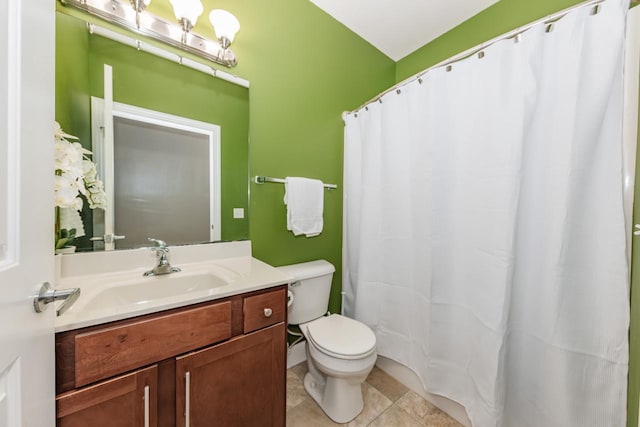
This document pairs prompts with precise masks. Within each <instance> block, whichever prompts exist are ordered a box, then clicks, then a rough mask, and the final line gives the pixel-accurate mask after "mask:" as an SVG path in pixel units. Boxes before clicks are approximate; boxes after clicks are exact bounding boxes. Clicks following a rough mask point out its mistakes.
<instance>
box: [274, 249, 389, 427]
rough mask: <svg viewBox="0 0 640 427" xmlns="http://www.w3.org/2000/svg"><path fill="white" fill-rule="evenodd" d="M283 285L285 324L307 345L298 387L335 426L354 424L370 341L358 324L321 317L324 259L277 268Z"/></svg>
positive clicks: (327, 284)
mask: <svg viewBox="0 0 640 427" xmlns="http://www.w3.org/2000/svg"><path fill="white" fill-rule="evenodd" d="M278 268H279V269H281V270H282V271H284V272H285V273H286V274H288V275H289V276H291V277H293V278H294V279H295V282H294V283H292V284H290V285H289V291H290V292H289V300H290V301H289V315H288V323H289V324H290V325H298V326H299V327H300V330H301V332H302V334H303V335H304V337H305V338H306V341H307V346H306V351H307V365H308V368H309V372H308V373H307V375H306V376H305V377H304V388H305V390H307V392H308V393H309V395H311V397H312V398H313V399H314V400H315V401H316V402H317V403H318V405H320V407H321V408H322V410H323V411H324V412H325V413H326V414H327V415H328V416H329V418H331V419H332V420H333V421H335V422H337V423H346V422H349V421H351V420H352V419H354V418H355V417H356V416H357V415H358V414H359V413H360V412H361V411H362V408H363V407H364V402H363V399H362V389H361V385H362V383H363V382H364V380H365V379H366V378H367V375H369V372H371V369H373V365H374V364H375V362H376V357H377V353H376V337H375V335H374V334H373V331H371V329H369V327H368V326H366V325H365V324H364V323H361V322H358V321H357V320H354V319H350V318H348V317H345V316H342V315H339V314H330V315H327V309H328V307H329V293H330V291H331V279H332V277H333V273H334V272H335V268H334V266H333V265H332V264H331V263H329V262H327V261H324V260H318V261H311V262H305V263H302V264H294V265H287V266H284V267H278Z"/></svg>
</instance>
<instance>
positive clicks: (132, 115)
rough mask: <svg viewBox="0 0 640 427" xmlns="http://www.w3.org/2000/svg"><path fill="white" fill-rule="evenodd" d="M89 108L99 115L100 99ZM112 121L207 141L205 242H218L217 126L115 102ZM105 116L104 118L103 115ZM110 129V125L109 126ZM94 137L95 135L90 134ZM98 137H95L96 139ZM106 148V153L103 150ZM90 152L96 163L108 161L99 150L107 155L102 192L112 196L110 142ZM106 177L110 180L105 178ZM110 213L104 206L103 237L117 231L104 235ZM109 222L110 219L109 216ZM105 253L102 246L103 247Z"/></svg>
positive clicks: (108, 208) (105, 142)
mask: <svg viewBox="0 0 640 427" xmlns="http://www.w3.org/2000/svg"><path fill="white" fill-rule="evenodd" d="M91 105H92V107H93V106H96V107H97V109H96V111H98V112H99V111H100V108H101V107H102V105H103V101H102V100H101V99H100V98H95V97H92V99H91ZM111 114H112V117H120V118H124V119H129V120H135V121H138V122H143V123H149V124H152V125H157V126H163V127H168V128H172V129H178V130H182V131H185V132H190V133H195V134H199V135H204V136H206V137H207V138H208V140H209V153H210V157H209V172H210V175H209V180H210V181H209V184H210V185H209V200H210V206H209V223H210V230H209V238H210V240H211V241H218V240H220V239H221V238H222V218H221V213H222V200H221V199H222V197H221V193H222V188H221V175H222V168H221V151H220V141H221V130H220V126H218V125H214V124H211V123H207V122H202V121H199V120H193V119H188V118H186V117H181V116H176V115H173V114H167V113H161V112H159V111H154V110H149V109H146V108H141V107H136V106H133V105H128V104H122V103H119V102H114V103H113V109H112V111H111ZM105 116H106V114H105ZM95 117H97V116H96V115H94V114H93V112H92V122H93V123H94V125H93V127H94V128H99V126H98V125H97V124H96V123H95V121H94V119H95ZM111 127H112V128H113V124H112V125H111ZM93 134H94V136H95V135H96V132H95V131H94V132H93ZM98 136H99V135H98ZM98 141H100V138H98V139H97V140H96V142H98ZM109 144H110V147H111V148H110V149H109V148H107V147H108V146H109ZM93 149H94V151H95V153H94V155H96V156H97V158H96V159H104V160H106V161H108V160H109V157H107V156H104V154H100V152H99V150H102V151H103V153H105V152H109V151H110V152H111V153H112V155H111V157H110V158H111V175H109V174H105V175H104V181H105V182H104V184H105V188H106V189H107V191H109V190H108V188H111V191H112V192H113V188H114V177H113V138H111V141H109V140H107V139H106V138H105V140H104V145H101V144H100V143H98V144H96V143H94V145H93ZM109 177H110V178H109ZM109 211H110V212H111V215H113V203H108V204H107V209H106V210H105V234H109V233H114V232H115V231H117V230H113V222H112V223H111V231H110V232H109V231H107V228H108V227H106V224H108V223H106V218H107V213H108V212H109ZM111 217H112V218H113V216H111ZM105 249H106V245H105ZM107 250H108V249H107Z"/></svg>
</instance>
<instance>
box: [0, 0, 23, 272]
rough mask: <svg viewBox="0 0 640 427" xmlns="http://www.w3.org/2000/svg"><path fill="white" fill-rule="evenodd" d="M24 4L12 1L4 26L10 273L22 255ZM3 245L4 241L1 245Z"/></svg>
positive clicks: (0, 261)
mask: <svg viewBox="0 0 640 427" xmlns="http://www.w3.org/2000/svg"><path fill="white" fill-rule="evenodd" d="M20 17H21V3H20V1H18V0H12V1H9V2H8V5H7V13H6V18H5V19H6V20H5V21H4V24H5V25H4V27H5V28H6V30H5V31H6V34H8V37H7V38H6V47H7V56H6V59H5V60H6V63H5V64H4V65H3V66H6V73H7V79H6V81H4V82H2V84H3V85H6V86H5V88H6V93H7V99H6V101H5V104H4V106H3V107H4V108H6V109H7V111H6V117H7V124H6V130H5V133H4V135H5V138H6V141H3V142H4V144H3V145H5V150H6V152H5V153H6V164H5V165H2V166H3V167H4V168H5V173H6V180H4V182H2V181H0V185H3V186H4V188H5V191H6V194H5V197H6V199H5V200H4V202H5V203H6V206H0V209H5V212H6V217H5V221H6V222H5V223H4V224H2V225H0V232H3V233H4V240H5V242H4V245H5V249H4V251H3V252H4V254H3V253H2V252H0V256H1V258H0V271H2V270H7V269H10V268H12V267H14V266H15V265H16V264H18V262H19V260H18V258H19V254H20V239H19V230H20V194H21V192H20V179H19V178H20V173H21V170H20V144H19V142H20V138H21V132H20V123H21V114H20V113H21V102H20V87H21V78H20V76H21V75H22V73H21V63H22V61H21V57H20V52H21V49H22V37H21V35H22V30H21V22H22V20H21V19H20ZM0 244H2V242H0Z"/></svg>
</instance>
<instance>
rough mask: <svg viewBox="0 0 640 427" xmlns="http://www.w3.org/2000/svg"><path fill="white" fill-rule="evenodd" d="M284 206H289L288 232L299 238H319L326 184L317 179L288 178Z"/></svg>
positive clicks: (285, 185)
mask: <svg viewBox="0 0 640 427" xmlns="http://www.w3.org/2000/svg"><path fill="white" fill-rule="evenodd" d="M284 188H285V194H284V204H285V205H287V230H290V231H292V232H293V234H294V235H296V236H299V235H300V234H304V235H306V236H307V237H313V236H317V235H318V234H320V233H321V232H322V226H323V220H322V211H323V209H324V184H323V183H322V181H319V180H317V179H308V178H297V177H286V178H285V182H284Z"/></svg>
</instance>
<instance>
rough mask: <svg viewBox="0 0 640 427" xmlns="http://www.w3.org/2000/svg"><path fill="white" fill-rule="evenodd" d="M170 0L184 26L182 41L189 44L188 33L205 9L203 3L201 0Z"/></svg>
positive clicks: (181, 24) (181, 25) (181, 26)
mask: <svg viewBox="0 0 640 427" xmlns="http://www.w3.org/2000/svg"><path fill="white" fill-rule="evenodd" d="M169 2H170V3H171V6H173V13H175V15H176V19H177V20H178V23H179V24H180V28H182V43H183V44H187V35H188V34H189V32H190V31H191V30H192V29H193V26H194V25H196V22H197V21H198V18H199V17H200V15H202V12H203V11H204V8H203V7H202V3H201V2H200V0H169Z"/></svg>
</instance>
